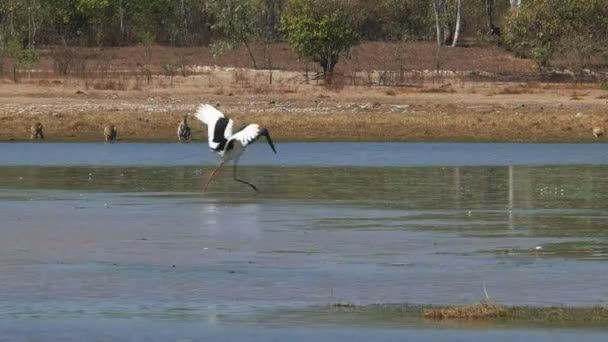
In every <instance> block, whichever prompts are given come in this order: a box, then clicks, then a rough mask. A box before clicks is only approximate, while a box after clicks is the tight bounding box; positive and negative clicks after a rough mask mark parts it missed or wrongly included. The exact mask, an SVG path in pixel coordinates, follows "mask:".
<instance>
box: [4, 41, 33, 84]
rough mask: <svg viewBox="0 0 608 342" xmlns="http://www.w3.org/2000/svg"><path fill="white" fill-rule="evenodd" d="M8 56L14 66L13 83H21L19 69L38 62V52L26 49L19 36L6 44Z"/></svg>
mask: <svg viewBox="0 0 608 342" xmlns="http://www.w3.org/2000/svg"><path fill="white" fill-rule="evenodd" d="M6 55H7V56H8V57H9V58H10V59H11V62H12V64H13V81H14V82H18V81H19V69H20V67H21V66H24V65H32V64H35V63H36V62H38V59H39V55H38V51H36V50H34V49H24V48H23V46H22V42H21V39H19V37H18V36H13V37H11V38H10V39H9V40H8V42H7V44H6Z"/></svg>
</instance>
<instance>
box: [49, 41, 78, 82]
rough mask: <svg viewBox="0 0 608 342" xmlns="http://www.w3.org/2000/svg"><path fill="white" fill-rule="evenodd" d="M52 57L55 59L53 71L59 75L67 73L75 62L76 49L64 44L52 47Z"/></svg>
mask: <svg viewBox="0 0 608 342" xmlns="http://www.w3.org/2000/svg"><path fill="white" fill-rule="evenodd" d="M50 56H51V59H52V60H53V71H54V72H55V73H56V74H58V75H67V74H68V72H69V71H70V69H71V68H73V65H72V64H73V63H74V50H72V49H71V48H70V47H68V46H65V45H62V46H58V47H55V48H54V49H51V51H50Z"/></svg>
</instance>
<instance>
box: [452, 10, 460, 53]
mask: <svg viewBox="0 0 608 342" xmlns="http://www.w3.org/2000/svg"><path fill="white" fill-rule="evenodd" d="M457 6H458V8H457V10H456V28H455V29H454V41H452V47H455V46H456V44H458V36H459V35H460V21H461V13H462V0H458V5H457Z"/></svg>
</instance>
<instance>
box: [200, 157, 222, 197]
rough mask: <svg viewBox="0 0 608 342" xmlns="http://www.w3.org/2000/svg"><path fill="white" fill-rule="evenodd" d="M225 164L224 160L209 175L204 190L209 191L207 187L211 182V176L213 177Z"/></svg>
mask: <svg viewBox="0 0 608 342" xmlns="http://www.w3.org/2000/svg"><path fill="white" fill-rule="evenodd" d="M222 166H224V162H223V161H222V162H221V163H220V165H218V166H217V167H216V168H215V169H214V170H213V171H212V172H211V175H209V179H207V184H205V187H204V188H203V192H205V191H207V187H208V186H209V183H211V178H213V176H215V173H216V172H217V171H219V169H220V168H221V167H222Z"/></svg>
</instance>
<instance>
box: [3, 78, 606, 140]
mask: <svg viewBox="0 0 608 342" xmlns="http://www.w3.org/2000/svg"><path fill="white" fill-rule="evenodd" d="M217 79H218V77H211V76H209V77H189V78H181V79H180V78H176V79H175V80H173V81H172V84H171V85H166V84H165V85H163V84H164V83H162V82H161V81H162V79H159V80H156V85H152V86H150V87H147V88H144V89H139V90H133V89H129V85H128V82H129V81H124V82H125V83H126V85H125V86H124V88H123V89H125V90H113V89H109V90H99V89H93V88H88V89H86V88H87V87H85V86H84V85H83V84H82V82H80V81H78V80H71V79H70V80H54V81H51V82H49V81H48V80H35V79H30V80H24V81H23V82H22V83H19V84H13V83H11V82H8V81H4V83H0V141H22V140H29V135H30V126H31V125H32V124H33V123H35V122H41V123H42V124H43V125H44V128H45V135H46V140H49V141H102V140H103V134H102V132H103V127H104V126H105V125H107V124H110V123H111V124H114V125H116V126H117V128H118V132H119V140H121V141H167V142H170V141H176V133H175V131H176V128H177V125H178V123H179V122H180V120H181V119H182V117H183V115H184V114H187V113H193V112H194V110H195V108H196V107H197V105H198V104H199V103H201V102H208V103H213V104H220V106H221V109H222V110H223V111H224V112H225V113H226V114H227V115H228V116H230V117H231V118H233V119H235V121H236V125H237V126H239V125H242V124H245V123H251V122H255V123H259V124H260V125H262V126H265V127H267V128H269V130H270V131H271V133H272V135H273V137H274V138H275V139H276V140H278V141H429V142H430V141H471V142H476V141H479V142H486V141H487V142H490V141H496V142H594V141H601V140H598V139H596V138H595V137H594V136H593V134H592V129H593V127H602V126H604V124H605V122H606V121H608V116H607V115H606V114H607V113H608V111H607V110H606V109H607V105H608V100H607V98H608V95H607V92H606V91H603V90H600V89H597V88H596V87H595V86H594V85H583V86H580V85H579V86H574V85H570V84H532V85H530V84H503V83H472V82H469V83H466V84H458V85H453V84H452V83H449V82H447V83H444V84H442V85H437V84H436V85H432V84H429V85H427V86H421V87H412V88H387V87H348V86H346V87H341V88H339V89H327V88H324V87H322V86H315V85H301V84H298V85H293V84H274V85H263V86H258V85H255V84H253V85H252V84H251V83H246V84H242V83H234V82H231V81H230V80H229V78H228V79H227V80H223V79H221V78H219V79H220V81H221V82H217V83H218V84H215V83H214V82H215V80H217ZM117 82H123V81H117ZM161 85H162V86H161ZM260 87H262V88H260ZM190 125H191V127H192V129H193V137H194V139H195V140H199V141H204V140H205V139H206V129H204V128H203V127H202V125H201V124H200V123H199V122H196V121H195V120H191V121H190Z"/></svg>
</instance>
